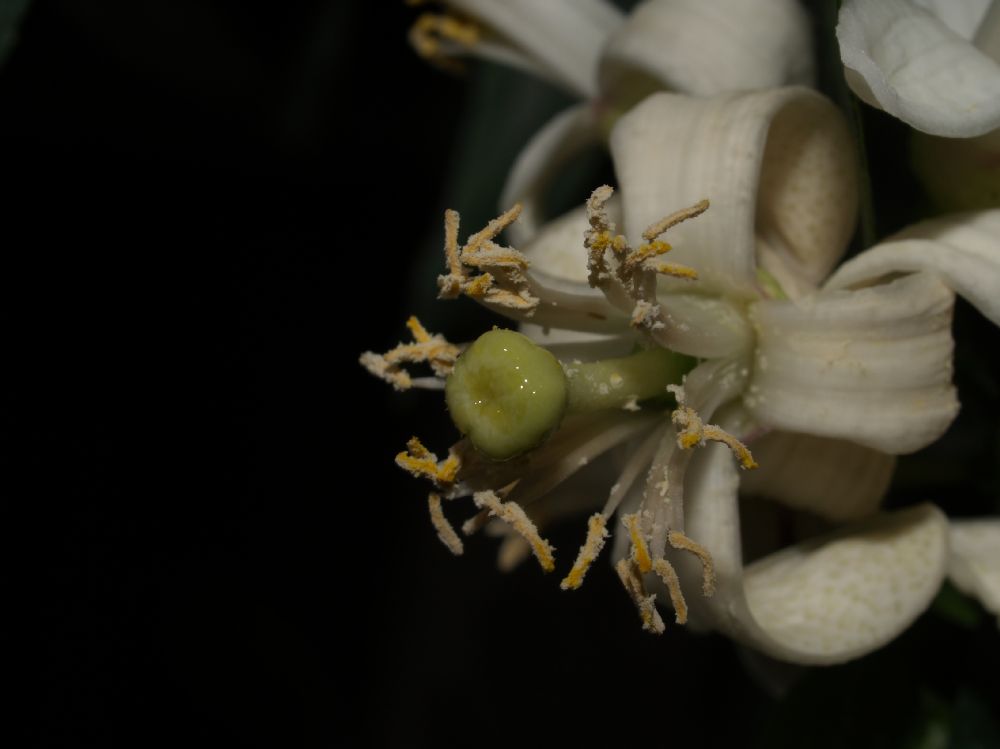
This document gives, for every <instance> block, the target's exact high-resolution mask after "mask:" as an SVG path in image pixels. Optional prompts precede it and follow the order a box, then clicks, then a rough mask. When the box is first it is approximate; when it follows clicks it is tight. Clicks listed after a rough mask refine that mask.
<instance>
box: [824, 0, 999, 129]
mask: <svg viewBox="0 0 1000 749" xmlns="http://www.w3.org/2000/svg"><path fill="white" fill-rule="evenodd" d="M837 39H838V40H839V42H840V56H841V59H842V60H843V62H844V66H845V67H846V68H847V71H846V74H847V82H848V84H849V85H850V86H851V88H852V89H853V90H854V92H855V93H856V94H857V95H858V96H860V97H861V98H862V99H864V100H865V101H866V102H868V103H869V104H872V105H873V106H877V107H880V108H881V109H884V110H885V111H886V112H888V113H889V114H891V115H893V116H894V117H898V118H899V119H901V120H903V121H904V122H906V123H908V124H910V125H912V126H913V127H915V128H916V129H917V130H922V131H924V132H926V133H932V134H934V135H944V136H947V137H950V138H968V137H971V136H975V135H982V134H983V133H986V132H988V131H990V130H994V129H996V128H997V127H1000V65H997V63H996V62H994V60H993V59H991V58H990V57H989V56H987V55H986V54H983V52H981V51H979V50H978V49H976V47H974V46H973V45H972V43H971V42H969V41H968V40H966V39H963V38H962V37H961V36H959V35H958V34H957V33H955V31H953V30H952V29H950V28H948V26H947V25H945V23H943V22H942V21H940V20H938V19H937V18H935V17H934V16H933V15H931V13H929V12H927V11H926V10H924V9H923V8H919V7H917V6H916V5H915V4H913V3H911V2H907V1H906V0H845V2H844V4H843V5H842V6H841V9H840V18H839V23H838V24H837Z"/></svg>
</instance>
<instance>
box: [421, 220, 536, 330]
mask: <svg viewBox="0 0 1000 749" xmlns="http://www.w3.org/2000/svg"><path fill="white" fill-rule="evenodd" d="M519 215H521V206H520V204H517V205H515V206H514V207H513V208H511V209H510V210H508V211H506V212H504V213H503V214H501V215H500V216H498V217H497V218H495V219H493V220H492V221H490V222H489V223H488V224H487V225H486V227H485V228H484V229H483V230H482V231H479V232H477V233H476V234H473V235H472V236H471V237H469V239H468V241H467V242H466V243H465V245H464V246H462V247H461V248H460V247H459V246H458V226H459V215H458V213H457V212H456V211H452V210H448V211H445V214H444V235H445V239H444V254H445V259H446V261H447V264H448V273H447V274H445V275H443V276H438V298H439V299H454V298H456V297H457V296H459V295H461V294H465V295H466V296H468V297H471V298H473V299H477V300H479V301H482V302H484V303H486V304H493V305H497V306H500V307H507V308H509V309H515V310H518V311H521V312H525V313H528V314H529V315H530V314H531V313H532V312H533V311H534V310H535V308H536V307H538V304H539V299H538V297H536V296H534V295H533V294H532V293H531V285H530V283H529V281H528V276H527V270H528V267H529V265H530V263H529V262H528V259H527V258H526V257H525V256H524V255H523V254H521V253H520V252H518V251H517V250H515V249H514V248H512V247H501V246H500V245H498V244H496V243H495V242H494V241H493V240H494V239H495V238H496V236H497V235H498V234H499V233H500V232H502V231H503V230H504V229H506V228H507V227H508V226H510V225H511V224H512V223H513V222H514V221H516V220H517V217H518V216H519Z"/></svg>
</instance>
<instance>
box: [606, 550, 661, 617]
mask: <svg viewBox="0 0 1000 749" xmlns="http://www.w3.org/2000/svg"><path fill="white" fill-rule="evenodd" d="M615 572H617V573H618V578H619V579H620V580H621V581H622V585H624V586H625V590H626V592H627V593H628V594H629V597H631V599H632V602H633V603H634V604H635V606H636V608H637V609H639V617H640V618H641V619H642V628H643V629H644V630H646V631H647V632H652V633H653V634H657V635H661V634H663V631H664V629H666V627H665V626H664V624H663V619H662V618H660V612H659V611H657V610H656V596H655V595H646V588H645V586H644V585H643V584H642V578H641V577H639V574H638V571H637V569H636V566H635V564H634V563H633V562H631V561H630V560H627V559H619V560H618V564H616V565H615Z"/></svg>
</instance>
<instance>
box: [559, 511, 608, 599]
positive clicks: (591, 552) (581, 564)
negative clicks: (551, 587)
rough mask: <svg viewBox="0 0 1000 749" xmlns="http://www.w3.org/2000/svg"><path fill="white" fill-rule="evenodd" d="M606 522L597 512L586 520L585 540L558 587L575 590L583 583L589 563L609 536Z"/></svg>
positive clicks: (590, 563)
mask: <svg viewBox="0 0 1000 749" xmlns="http://www.w3.org/2000/svg"><path fill="white" fill-rule="evenodd" d="M606 523H607V520H606V519H605V518H604V516H603V515H602V514H601V513H599V512H598V513H595V514H593V515H591V516H590V520H588V521H587V540H586V541H584V542H583V546H581V547H580V553H579V554H577V556H576V561H575V562H573V568H572V569H571V570H570V571H569V574H568V575H566V577H564V578H563V581H562V582H561V583H559V587H560V588H562V589H563V590H576V589H577V588H579V587H580V586H581V585H583V578H584V577H585V576H586V574H587V571H588V570H589V569H590V565H592V564H593V563H594V560H595V559H597V557H598V555H599V554H600V553H601V549H603V548H604V543H605V542H606V541H607V539H608V537H609V536H610V534H609V533H608V529H607V528H606V527H605V525H606Z"/></svg>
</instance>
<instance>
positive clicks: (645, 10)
mask: <svg viewBox="0 0 1000 749" xmlns="http://www.w3.org/2000/svg"><path fill="white" fill-rule="evenodd" d="M811 39H812V35H811V30H810V28H809V18H808V16H807V15H806V12H805V10H804V9H803V8H802V7H801V6H800V5H799V3H797V2H795V0H766V1H765V2H755V3H748V2H744V0H716V2H711V3H706V2H703V0H647V2H644V3H641V4H640V5H639V6H638V7H636V8H635V10H633V11H632V13H631V14H630V15H629V17H628V19H626V21H625V23H624V24H622V26H621V27H620V28H619V29H618V30H617V31H615V33H613V34H612V35H611V38H610V39H609V41H608V45H607V47H606V48H605V50H604V54H603V55H602V58H601V65H600V73H599V78H600V83H601V91H602V92H603V93H604V95H605V96H608V97H610V98H612V99H613V100H617V101H620V102H625V103H630V102H629V99H630V98H632V97H634V96H635V95H636V94H637V93H641V92H642V90H643V89H645V90H646V92H647V93H649V92H652V91H654V90H658V89H667V90H670V91H679V92H682V93H687V94H695V95H697V96H714V95H715V94H721V93H725V92H729V91H746V90H753V89H762V88H774V87H777V86H785V85H789V84H795V83H798V84H804V85H810V84H811V83H812V78H813V69H812V45H811ZM637 81H639V82H640V83H639V85H637ZM630 89H631V90H630ZM632 100H633V101H634V100H636V99H634V98H632Z"/></svg>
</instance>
